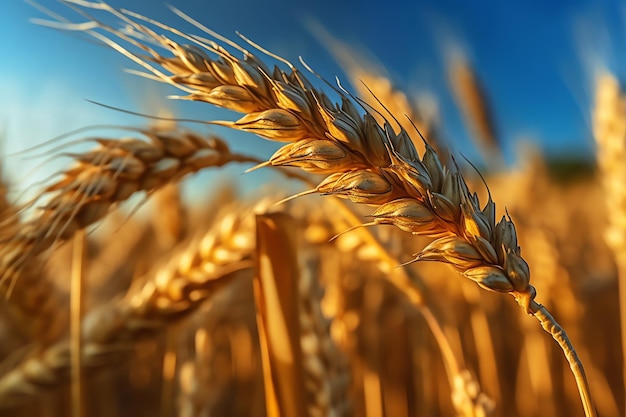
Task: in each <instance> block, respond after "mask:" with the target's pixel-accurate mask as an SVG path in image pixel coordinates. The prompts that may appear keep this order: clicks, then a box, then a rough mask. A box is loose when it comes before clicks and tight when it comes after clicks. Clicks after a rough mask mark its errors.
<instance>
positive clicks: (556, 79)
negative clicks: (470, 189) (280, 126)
mask: <svg viewBox="0 0 626 417" xmlns="http://www.w3.org/2000/svg"><path fill="white" fill-rule="evenodd" d="M169 3H170V4H172V5H174V6H176V7H178V8H180V9H181V10H183V11H185V12H186V13H188V14H190V15H192V16H194V17H195V18H196V19H197V20H199V21H201V22H202V23H204V24H206V25H207V26H208V27H210V28H212V29H214V30H216V31H218V32H220V33H222V34H224V35H228V36H232V37H234V36H235V31H240V32H242V33H244V34H245V35H247V36H248V37H250V38H252V39H253V40H255V41H257V42H259V43H260V44H262V45H263V46H265V47H266V48H268V49H270V50H272V51H274V52H276V53H278V54H279V55H282V56H284V57H286V58H288V59H289V60H291V61H292V62H297V60H298V56H303V57H304V59H305V60H306V61H307V62H308V63H309V64H311V65H312V66H313V67H314V68H315V69H316V70H317V71H318V72H320V73H321V74H323V75H325V76H326V77H327V78H328V79H331V80H332V79H333V77H334V76H335V75H339V76H340V78H343V79H344V80H345V79H346V77H345V76H343V75H342V73H341V69H340V68H339V66H338V65H337V64H336V63H335V62H334V61H333V58H332V56H331V54H330V53H329V52H328V51H327V50H326V49H325V47H324V46H323V45H322V44H321V43H320V42H319V41H317V40H316V38H315V36H313V35H312V34H311V32H310V30H309V29H308V28H307V27H308V26H307V22H308V21H309V20H310V19H313V20H316V21H317V22H319V23H321V24H322V25H323V26H324V27H325V28H326V29H327V30H328V31H330V33H332V34H333V35H334V36H336V37H338V38H339V39H341V40H343V41H344V42H347V43H350V44H354V45H356V46H357V47H358V48H361V49H367V50H368V51H369V52H370V53H371V54H372V55H373V56H375V57H376V58H377V59H378V61H379V62H381V63H382V64H384V65H385V66H386V68H387V70H388V71H389V73H390V74H391V76H392V79H393V81H394V82H395V83H396V84H397V85H399V86H402V87H404V88H405V89H406V91H407V92H408V93H409V94H418V93H423V92H428V93H430V94H433V95H434V96H435V97H436V98H437V100H438V103H439V108H440V111H439V112H440V116H441V124H442V133H443V134H444V135H445V137H446V138H447V139H448V140H449V141H451V142H452V143H453V144H455V145H457V146H459V147H460V148H463V147H466V146H467V143H469V140H468V135H467V133H466V131H465V129H464V127H463V125H462V123H461V119H460V116H459V114H458V111H457V110H456V108H455V107H454V106H453V104H452V98H451V95H450V93H449V91H448V89H447V84H446V75H445V68H444V53H443V49H444V47H445V46H447V45H449V44H450V43H455V44H457V45H460V46H461V47H463V48H464V49H465V51H466V53H467V55H468V56H469V58H470V59H471V61H472V63H473V64H474V66H475V68H476V70H477V72H478V74H479V76H480V78H481V79H482V81H483V84H485V86H486V88H487V91H488V95H489V97H490V98H491V101H492V107H493V109H494V111H495V117H496V123H497V126H498V128H499V130H500V132H501V134H502V138H503V140H504V141H505V143H506V145H505V146H506V148H507V151H508V152H509V154H511V153H513V152H514V151H515V142H516V141H518V140H519V139H520V138H522V137H527V138H532V139H533V140H536V141H538V142H539V143H541V146H542V147H543V148H544V149H545V150H546V151H547V152H550V153H561V152H579V153H585V152H590V150H591V149H592V141H591V136H590V131H589V116H588V114H589V108H590V106H591V103H590V101H589V100H590V95H591V90H590V86H591V84H590V81H591V80H590V75H591V72H590V71H591V70H592V69H593V68H592V67H593V66H594V65H595V66H601V65H604V66H607V67H609V68H610V69H611V70H613V71H614V72H615V73H616V74H617V75H618V76H621V77H622V78H623V76H624V75H625V70H626V67H625V65H624V60H623V59H621V60H620V59H619V58H620V57H621V56H625V55H626V45H625V42H626V30H625V28H626V26H625V25H624V23H625V22H626V18H625V16H626V8H625V4H624V3H623V2H617V1H600V2H598V1H591V0H584V1H583V0H579V1H565V0H551V1H544V0H529V1H464V0H426V1H419V0H412V1H409V0H404V1H389V2H385V3H383V2H382V1H372V0H366V1H356V0H349V1H329V0H321V1H309V2H296V1H288V0H265V1H258V0H228V1H189V0H170V1H169ZM40 4H42V5H44V6H46V7H48V8H51V9H54V10H55V11H57V12H61V13H62V14H63V15H65V16H68V17H72V18H77V19H78V20H81V18H80V17H77V16H76V15H74V14H72V13H71V12H70V11H69V10H67V9H65V8H64V6H63V5H61V4H59V3H58V2H56V1H53V0H41V1H40ZM110 4H112V5H118V6H122V5H123V6H124V7H126V8H128V9H131V10H134V11H137V12H140V13H142V14H146V15H148V16H150V17H153V18H155V19H157V20H160V21H163V22H165V23H168V24H170V25H172V26H175V27H181V28H188V26H186V24H185V23H184V22H182V21H181V19H180V18H178V17H177V16H175V15H173V14H172V13H171V12H170V11H169V10H168V9H167V7H166V6H165V4H164V3H161V2H159V1H139V0H127V1H122V0H115V1H113V0H112V1H110ZM0 7H1V8H0V39H1V41H0V42H1V43H2V58H0V127H1V128H3V129H4V131H5V132H6V135H7V136H8V140H9V146H8V148H9V150H15V149H20V148H24V147H26V146H30V145H33V144H36V143H41V142H43V141H45V140H47V139H49V138H51V137H53V136H55V135H58V134H61V133H64V132H67V131H68V130H70V129H74V128H78V127H81V126H86V125H89V124H97V123H129V124H134V125H142V124H145V123H146V121H144V120H142V119H137V118H131V117H126V116H124V117H121V116H120V115H119V114H116V113H115V112H111V111H110V110H105V109H102V108H99V107H97V106H94V105H92V104H88V103H86V102H85V101H84V99H85V98H88V99H92V100H96V101H99V102H104V103H107V104H110V105H114V106H118V107H123V108H128V109H133V110H138V111H146V110H149V111H153V110H154V109H155V108H156V107H158V105H155V103H158V102H159V103H160V97H161V95H165V94H167V93H171V91H169V90H157V89H156V87H155V86H154V85H153V83H150V82H146V81H143V80H138V79H136V77H133V76H131V75H128V74H124V73H123V72H122V70H123V68H125V67H133V65H132V63H130V62H128V61H127V60H125V59H123V58H122V57H120V56H118V55H117V53H115V52H113V51H111V50H107V49H106V48H104V47H101V46H98V45H95V44H93V43H89V42H87V41H86V38H81V37H80V36H77V35H75V34H71V33H65V32H59V31H55V30H51V29H48V28H44V27H39V26H36V25H34V24H32V23H30V22H29V18H31V17H45V16H43V15H42V14H41V13H40V12H39V11H38V10H36V9H35V8H33V7H32V6H30V5H29V4H27V3H25V2H23V1H21V0H5V1H4V2H2V6H0ZM161 92H163V94H161ZM163 102H164V103H165V99H163ZM166 104H167V103H166ZM195 104H198V103H195ZM167 105H168V106H170V107H171V108H173V109H174V110H175V111H177V113H178V115H180V116H182V117H204V118H207V119H209V118H215V117H214V116H211V115H212V114H213V113H212V109H211V108H210V106H209V105H204V104H200V106H193V107H187V106H186V105H183V104H181V103H169V104H167ZM246 146H247V149H248V150H249V149H250V147H251V146H258V147H259V152H260V153H261V154H264V155H265V156H267V152H269V149H270V147H268V146H269V145H268V144H266V143H265V142H264V141H263V140H262V139H256V138H254V139H247V140H246ZM509 156H510V155H509Z"/></svg>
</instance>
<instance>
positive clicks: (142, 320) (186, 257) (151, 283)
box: [0, 202, 268, 406]
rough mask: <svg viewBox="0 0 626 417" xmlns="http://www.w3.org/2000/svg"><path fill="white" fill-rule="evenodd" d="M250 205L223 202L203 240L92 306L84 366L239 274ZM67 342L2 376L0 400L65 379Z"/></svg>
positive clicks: (249, 238) (106, 359) (106, 357)
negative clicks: (124, 290) (120, 293)
mask: <svg viewBox="0 0 626 417" xmlns="http://www.w3.org/2000/svg"><path fill="white" fill-rule="evenodd" d="M267 205H268V204H267V202H261V203H259V204H258V205H256V206H255V207H254V208H247V209H245V210H244V209H241V208H239V207H237V208H234V207H227V208H228V211H226V210H225V211H224V212H223V213H221V214H220V215H219V216H218V217H219V218H218V220H216V222H215V226H214V227H213V228H212V229H211V230H209V231H208V232H207V233H206V234H205V235H204V236H203V237H202V238H201V239H199V240H194V241H193V242H192V243H191V244H190V245H189V247H188V248H186V249H185V250H183V251H181V252H180V253H179V254H178V255H177V256H174V257H173V258H172V259H171V260H170V262H169V263H167V264H166V265H165V266H163V267H160V268H158V269H157V270H156V271H154V272H153V273H150V274H147V275H145V276H143V277H140V278H138V279H137V280H136V281H134V282H133V284H132V285H131V287H130V288H129V290H128V291H127V293H126V295H125V296H124V297H122V298H118V299H115V300H112V301H111V302H110V303H108V304H106V305H104V306H102V307H99V308H97V309H95V310H93V311H91V312H89V313H88V314H87V315H86V316H85V317H84V319H83V320H82V326H81V332H82V362H83V367H85V368H93V367H99V366H103V365H106V364H108V363H110V362H111V361H112V360H116V359H117V358H118V357H119V354H120V353H124V352H128V351H129V350H130V349H131V348H132V346H133V344H132V342H133V341H136V340H139V339H141V338H143V337H145V336H146V335H149V334H151V333H154V332H155V331H157V330H159V329H160V328H162V327H164V326H165V325H167V324H168V323H170V322H172V321H174V320H178V319H180V318H182V317H185V316H187V315H189V314H190V313H191V312H193V311H194V310H195V308H196V307H197V306H199V305H200V304H201V303H203V302H204V301H206V300H208V299H210V298H211V297H212V296H213V295H214V294H215V293H216V291H217V290H219V289H220V288H222V287H223V286H224V285H227V284H228V283H229V282H231V281H232V280H233V279H235V278H236V277H237V276H238V275H237V272H238V271H241V270H244V269H249V268H250V267H251V266H252V260H251V255H252V251H253V245H254V236H253V232H254V229H253V222H254V217H253V213H254V211H259V210H260V211H263V210H265V208H266V207H267ZM70 351H71V345H70V343H69V339H68V338H67V337H65V338H62V339H61V340H59V341H57V342H56V343H54V344H52V345H51V346H49V347H44V348H43V349H36V350H35V351H34V352H33V354H31V355H30V356H28V357H26V358H24V359H23V360H22V361H21V362H20V363H19V364H18V365H17V366H15V367H14V368H13V369H11V370H10V371H8V372H7V373H5V374H4V375H2V376H1V377H0V404H1V405H6V406H9V405H12V404H14V403H16V402H19V401H20V400H22V399H24V398H25V397H28V396H32V395H36V394H37V393H38V392H39V391H41V390H42V389H46V388H53V387H56V386H58V385H60V384H61V383H63V382H65V381H67V377H68V372H69V370H70V363H71V362H70Z"/></svg>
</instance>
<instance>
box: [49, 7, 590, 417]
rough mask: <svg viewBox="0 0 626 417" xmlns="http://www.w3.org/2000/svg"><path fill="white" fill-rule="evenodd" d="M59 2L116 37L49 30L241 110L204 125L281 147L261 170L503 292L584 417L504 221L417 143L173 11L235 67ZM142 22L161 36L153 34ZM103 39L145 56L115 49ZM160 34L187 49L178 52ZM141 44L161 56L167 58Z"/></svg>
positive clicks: (581, 383) (585, 390) (574, 363)
mask: <svg viewBox="0 0 626 417" xmlns="http://www.w3.org/2000/svg"><path fill="white" fill-rule="evenodd" d="M68 3H73V4H76V5H80V6H83V7H87V8H92V9H100V10H104V11H106V12H108V13H110V14H112V15H113V16H115V17H117V18H119V19H120V21H121V23H122V24H123V25H124V31H123V32H122V31H121V30H117V29H114V28H112V27H110V26H108V25H105V24H103V23H101V22H99V21H98V20H97V19H95V18H93V17H91V16H89V15H88V14H87V13H86V12H83V14H84V15H85V16H87V18H88V19H89V22H87V23H84V24H77V25H72V24H68V23H61V24H55V23H51V24H50V25H52V26H56V27H61V28H65V29H73V30H83V31H85V32H87V33H88V34H90V35H92V36H94V37H95V38H96V39H98V40H100V41H102V42H104V43H106V44H108V45H109V46H111V47H112V48H114V49H116V50H117V51H119V52H120V53H122V54H124V55H125V56H127V57H129V58H130V59H132V60H133V61H134V62H136V63H137V64H139V65H141V66H142V67H143V68H145V69H146V70H148V71H149V72H150V73H149V74H147V75H146V76H147V77H150V78H155V79H158V80H160V81H163V82H166V83H169V84H172V85H175V86H177V87H179V88H180V89H181V90H183V91H185V92H186V93H188V95H187V96H186V97H185V98H187V99H190V100H199V101H205V102H208V103H211V104H214V105H217V106H221V107H224V108H228V109H231V110H234V111H237V112H241V113H244V116H243V117H241V118H240V119H238V120H236V121H215V122H212V123H214V124H216V125H222V126H228V127H231V128H233V129H237V130H243V131H248V132H252V133H256V134H257V135H259V136H261V137H264V138H266V139H270V140H274V141H279V142H286V145H284V146H283V147H282V148H281V149H279V150H278V151H277V152H276V153H275V154H274V155H273V156H272V157H271V158H270V160H269V161H268V162H267V165H274V166H295V167H299V168H301V169H303V170H305V171H308V172H313V173H321V174H327V177H326V178H325V179H324V180H323V181H322V182H321V183H320V184H319V185H318V186H317V187H316V188H315V189H314V190H311V191H309V192H308V193H320V194H324V195H335V196H338V197H342V198H347V199H349V200H351V201H353V202H355V203H359V204H368V205H372V206H375V207H376V210H375V211H374V212H373V213H372V219H373V221H372V222H371V224H389V225H394V226H396V227H398V228H400V229H401V230H403V231H406V232H410V233H413V234H416V235H426V236H430V237H432V238H435V239H436V240H434V241H433V242H432V243H431V244H429V245H428V246H427V247H426V248H424V250H422V251H421V252H420V253H418V254H416V255H415V259H414V260H416V261H440V262H445V263H448V264H450V265H452V266H453V267H454V268H455V269H457V271H459V272H460V273H461V274H462V275H464V276H465V277H467V278H469V279H471V280H473V281H475V282H476V283H477V284H478V285H479V286H481V287H483V288H485V289H487V290H490V291H497V292H502V293H507V294H511V295H512V296H513V297H514V298H515V300H516V301H517V303H518V304H519V305H520V306H521V307H522V308H523V309H524V311H526V312H527V313H529V314H532V315H534V316H535V317H536V318H537V319H538V320H539V321H540V323H541V325H542V327H543V328H544V330H546V331H547V332H548V333H550V334H551V335H552V336H553V338H554V339H555V340H556V341H557V342H558V343H559V346H560V347H561V348H562V349H563V351H564V353H565V356H566V358H567V359H568V361H569V363H570V367H571V369H572V371H573V373H574V375H575V377H576V382H577V385H578V387H579V393H580V396H581V399H582V402H583V406H584V409H585V413H586V414H587V416H594V415H595V411H594V409H593V406H592V403H591V396H590V393H589V387H588V384H587V381H586V378H585V375H584V372H583V367H582V363H581V362H580V360H579V358H578V356H577V355H576V352H575V350H574V349H573V347H572V345H571V343H570V342H569V339H568V338H567V336H566V334H565V332H564V331H563V329H562V328H561V327H560V326H559V325H558V324H557V323H556V321H555V320H554V318H553V317H552V316H551V315H550V314H549V313H548V311H547V310H546V309H545V307H543V306H542V305H540V304H538V303H537V302H535V301H534V298H535V296H536V291H535V289H534V287H533V286H532V285H530V270H529V267H528V265H527V264H526V262H525V261H524V259H523V258H522V256H521V249H520V247H519V246H518V244H517V235H516V231H515V226H514V224H513V222H512V221H511V219H510V218H509V217H508V216H503V217H502V218H501V219H500V221H497V222H496V207H495V203H494V202H493V201H492V199H491V197H490V196H489V198H488V201H487V202H486V204H485V205H484V206H483V205H481V203H480V201H479V199H478V196H477V195H476V194H475V193H471V192H470V190H469V189H468V186H467V184H466V182H465V180H464V178H463V175H462V174H461V172H460V171H459V170H458V169H457V168H456V167H455V166H452V167H451V169H450V168H448V167H445V166H444V165H443V164H442V163H441V161H440V159H439V157H438V156H437V153H436V152H435V151H434V149H433V148H432V147H431V146H430V145H429V144H428V143H427V142H426V141H424V146H425V149H426V150H425V152H424V154H423V155H422V157H421V158H420V155H418V153H417V151H416V150H415V147H414V146H413V144H412V142H411V140H410V137H409V134H408V133H407V131H406V130H404V129H402V128H400V129H399V130H398V131H396V130H395V129H394V128H393V126H392V124H391V123H389V122H388V121H385V122H384V123H383V124H382V125H380V124H378V123H377V122H376V120H375V119H374V117H373V116H372V115H371V114H369V113H367V112H365V113H362V112H361V111H359V109H358V108H357V106H356V105H355V104H354V102H353V100H352V99H351V97H350V96H349V95H348V93H345V92H343V91H341V90H340V89H336V91H335V93H336V94H337V95H338V96H339V97H340V99H341V104H335V103H334V102H333V101H332V100H331V99H330V98H329V97H328V96H327V95H326V94H325V93H324V92H322V91H320V90H318V89H316V88H314V87H313V85H312V84H311V83H310V82H308V81H307V80H306V78H305V77H304V76H303V74H301V73H300V72H299V71H298V70H297V69H296V68H295V67H294V66H293V65H292V64H290V63H288V62H287V61H286V60H284V59H282V58H278V57H276V56H274V55H271V54H270V56H272V57H274V58H276V59H279V60H280V61H281V62H282V63H283V64H285V65H287V66H288V67H289V72H285V71H283V70H282V69H280V68H278V67H277V66H276V67H274V68H273V69H270V68H269V67H268V66H266V65H265V64H264V63H263V62H262V61H261V60H260V59H258V58H257V57H255V56H254V55H253V54H251V53H250V52H249V51H247V50H245V49H244V48H243V47H241V46H238V45H237V44H235V43H234V42H232V41H229V40H227V39H225V38H223V37H221V36H219V35H216V34H215V33H213V32H211V31H210V30H209V29H207V28H205V27H204V26H202V25H201V24H199V23H198V22H196V21H195V20H193V19H192V18H190V17H188V16H184V15H183V14H182V12H179V11H176V12H177V13H178V14H179V15H181V16H183V17H185V19H186V20H188V21H189V22H191V23H193V24H195V25H196V26H197V27H199V28H200V29H202V30H204V31H205V33H206V34H208V35H209V36H213V37H214V38H215V39H216V40H217V41H219V42H222V44H225V45H228V46H230V47H232V48H234V49H238V50H239V52H241V53H242V54H243V58H242V59H240V58H237V57H235V56H234V55H232V54H231V53H229V52H228V51H227V50H226V48H225V47H223V46H221V45H220V44H218V43H217V42H216V41H211V40H207V39H204V38H202V37H200V36H195V35H186V34H184V33H182V32H180V31H177V30H175V29H172V28H169V27H167V26H165V25H163V24H160V23H158V22H155V21H152V20H150V19H148V18H145V17H143V16H140V15H137V14H135V13H132V12H129V11H126V10H116V9H114V8H112V7H110V6H108V5H106V4H105V3H102V2H88V1H83V0H70V1H68ZM140 22H142V23H140ZM148 24H149V25H151V27H156V28H157V29H160V30H162V31H164V32H165V33H157V32H155V30H153V29H151V28H150V27H148ZM97 29H101V30H102V31H103V32H104V33H103V32H102V31H98V30H97ZM107 32H108V33H110V34H112V35H113V36H115V37H117V38H119V39H120V40H121V41H123V42H126V43H127V44H128V47H129V48H137V49H138V50H139V51H141V53H142V54H147V56H145V55H140V54H139V52H137V53H135V52H132V51H131V50H129V49H127V48H125V47H123V46H121V45H120V44H118V43H116V42H115V41H113V40H112V39H111V38H109V37H108V35H106V34H105V33H107ZM170 36H171V37H173V36H178V37H180V38H181V39H183V40H184V41H185V42H190V43H191V44H190V45H184V44H182V43H181V42H180V41H179V42H177V41H175V40H173V39H171V38H170ZM248 43H249V44H250V45H252V46H253V47H255V46H256V45H255V44H253V43H252V42H251V41H248ZM148 44H150V45H156V46H154V48H160V49H162V50H165V51H166V52H167V55H168V56H165V55H164V54H161V53H159V52H158V51H157V50H155V49H154V48H153V47H151V46H148ZM257 49H259V50H261V51H262V52H265V53H267V54H269V53H268V52H266V51H264V50H262V49H261V48H260V47H257ZM210 54H212V56H213V57H211V56H210ZM303 194H307V193H303Z"/></svg>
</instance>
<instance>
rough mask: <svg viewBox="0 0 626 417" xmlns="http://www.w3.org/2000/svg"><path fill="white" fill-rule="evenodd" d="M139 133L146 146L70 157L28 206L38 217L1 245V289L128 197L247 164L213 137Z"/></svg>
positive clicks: (112, 146)
mask: <svg viewBox="0 0 626 417" xmlns="http://www.w3.org/2000/svg"><path fill="white" fill-rule="evenodd" d="M140 133H142V134H143V135H144V136H145V137H146V138H147V139H148V141H146V140H142V139H139V138H126V139H121V140H117V139H106V138H94V139H92V140H93V141H94V142H96V143H98V144H99V146H98V147H97V148H96V149H94V150H92V151H89V152H86V153H82V154H71V155H70V156H72V157H73V159H74V160H75V164H74V166H73V167H71V168H70V169H68V170H67V171H65V172H63V173H62V174H61V178H59V179H58V180H56V181H55V182H53V183H52V184H50V185H49V186H48V187H46V188H45V189H44V190H42V191H41V193H40V194H39V195H38V196H37V198H36V199H35V200H34V201H33V202H31V203H30V205H31V206H32V207H35V208H36V209H38V212H37V215H36V216H35V217H34V218H32V219H31V220H29V221H27V222H25V223H24V224H23V225H22V227H21V228H20V229H19V230H18V232H17V233H16V234H15V235H13V236H11V237H9V238H8V239H7V240H6V241H5V242H4V243H3V246H2V248H1V250H0V259H1V262H2V264H1V271H2V274H1V275H0V276H1V277H2V278H3V279H2V281H0V282H1V283H2V286H7V285H11V283H12V282H13V280H14V278H16V276H17V275H18V274H19V271H20V269H21V268H22V267H23V266H24V265H25V264H26V262H27V261H28V260H29V259H32V257H33V256H35V255H37V254H39V253H42V252H43V251H45V250H46V249H48V248H50V247H51V246H53V245H54V244H55V243H57V242H61V241H65V240H67V239H69V238H70V237H72V236H73V234H74V233H75V232H76V231H77V230H80V229H83V228H85V227H87V226H89V225H91V224H93V223H94V222H96V221H98V220H100V219H101V218H102V217H104V216H105V215H106V214H107V213H108V212H109V209H110V208H111V207H112V206H113V205H114V204H116V203H119V202H122V201H124V200H126V199H127V198H128V197H130V196H131V195H132V194H134V193H137V192H139V191H145V192H148V193H150V192H152V191H154V190H156V189H158V188H160V187H162V186H164V185H166V184H168V183H170V182H174V181H177V180H179V179H181V178H182V177H184V176H185V175H187V174H190V173H193V172H196V171H199V170H201V169H203V168H206V167H219V166H222V165H225V164H227V163H229V162H234V161H237V162H245V161H250V160H251V159H250V158H247V157H243V156H241V155H237V154H233V153H231V152H230V151H229V149H228V146H227V145H226V143H224V142H223V141H222V140H220V139H218V138H216V137H209V138H204V137H201V136H199V135H197V134H194V133H192V132H185V131H174V132H162V131H154V132H153V131H149V130H143V131H140Z"/></svg>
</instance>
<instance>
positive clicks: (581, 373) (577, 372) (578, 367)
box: [529, 301, 596, 417]
mask: <svg viewBox="0 0 626 417" xmlns="http://www.w3.org/2000/svg"><path fill="white" fill-rule="evenodd" d="M529 307H530V308H529V310H530V312H531V313H532V315H533V316H535V318H536V319H537V320H539V322H540V323H541V327H542V328H543V330H545V331H546V332H547V333H550V335H552V338H553V339H554V340H556V342H557V343H558V344H559V346H560V347H561V349H562V350H563V353H564V354H565V358H566V359H567V361H568V362H569V366H570V369H571V370H572V373H573V374H574V378H575V379H576V385H577V386H578V393H579V394H580V399H581V401H582V403H583V408H584V410H585V416H587V417H596V410H595V408H594V407H593V404H592V401H591V392H590V390H589V384H588V383H587V377H586V376H585V370H584V369H583V363H582V362H581V360H580V358H579V357H578V354H577V353H576V349H574V346H573V345H572V342H571V341H570V340H569V337H568V336H567V333H565V330H564V329H563V328H562V327H561V325H560V324H559V323H557V321H556V320H555V319H554V317H552V315H551V314H550V312H549V311H548V310H547V309H546V308H545V307H544V306H543V305H541V304H539V303H537V302H535V301H531V302H530V306H529Z"/></svg>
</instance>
